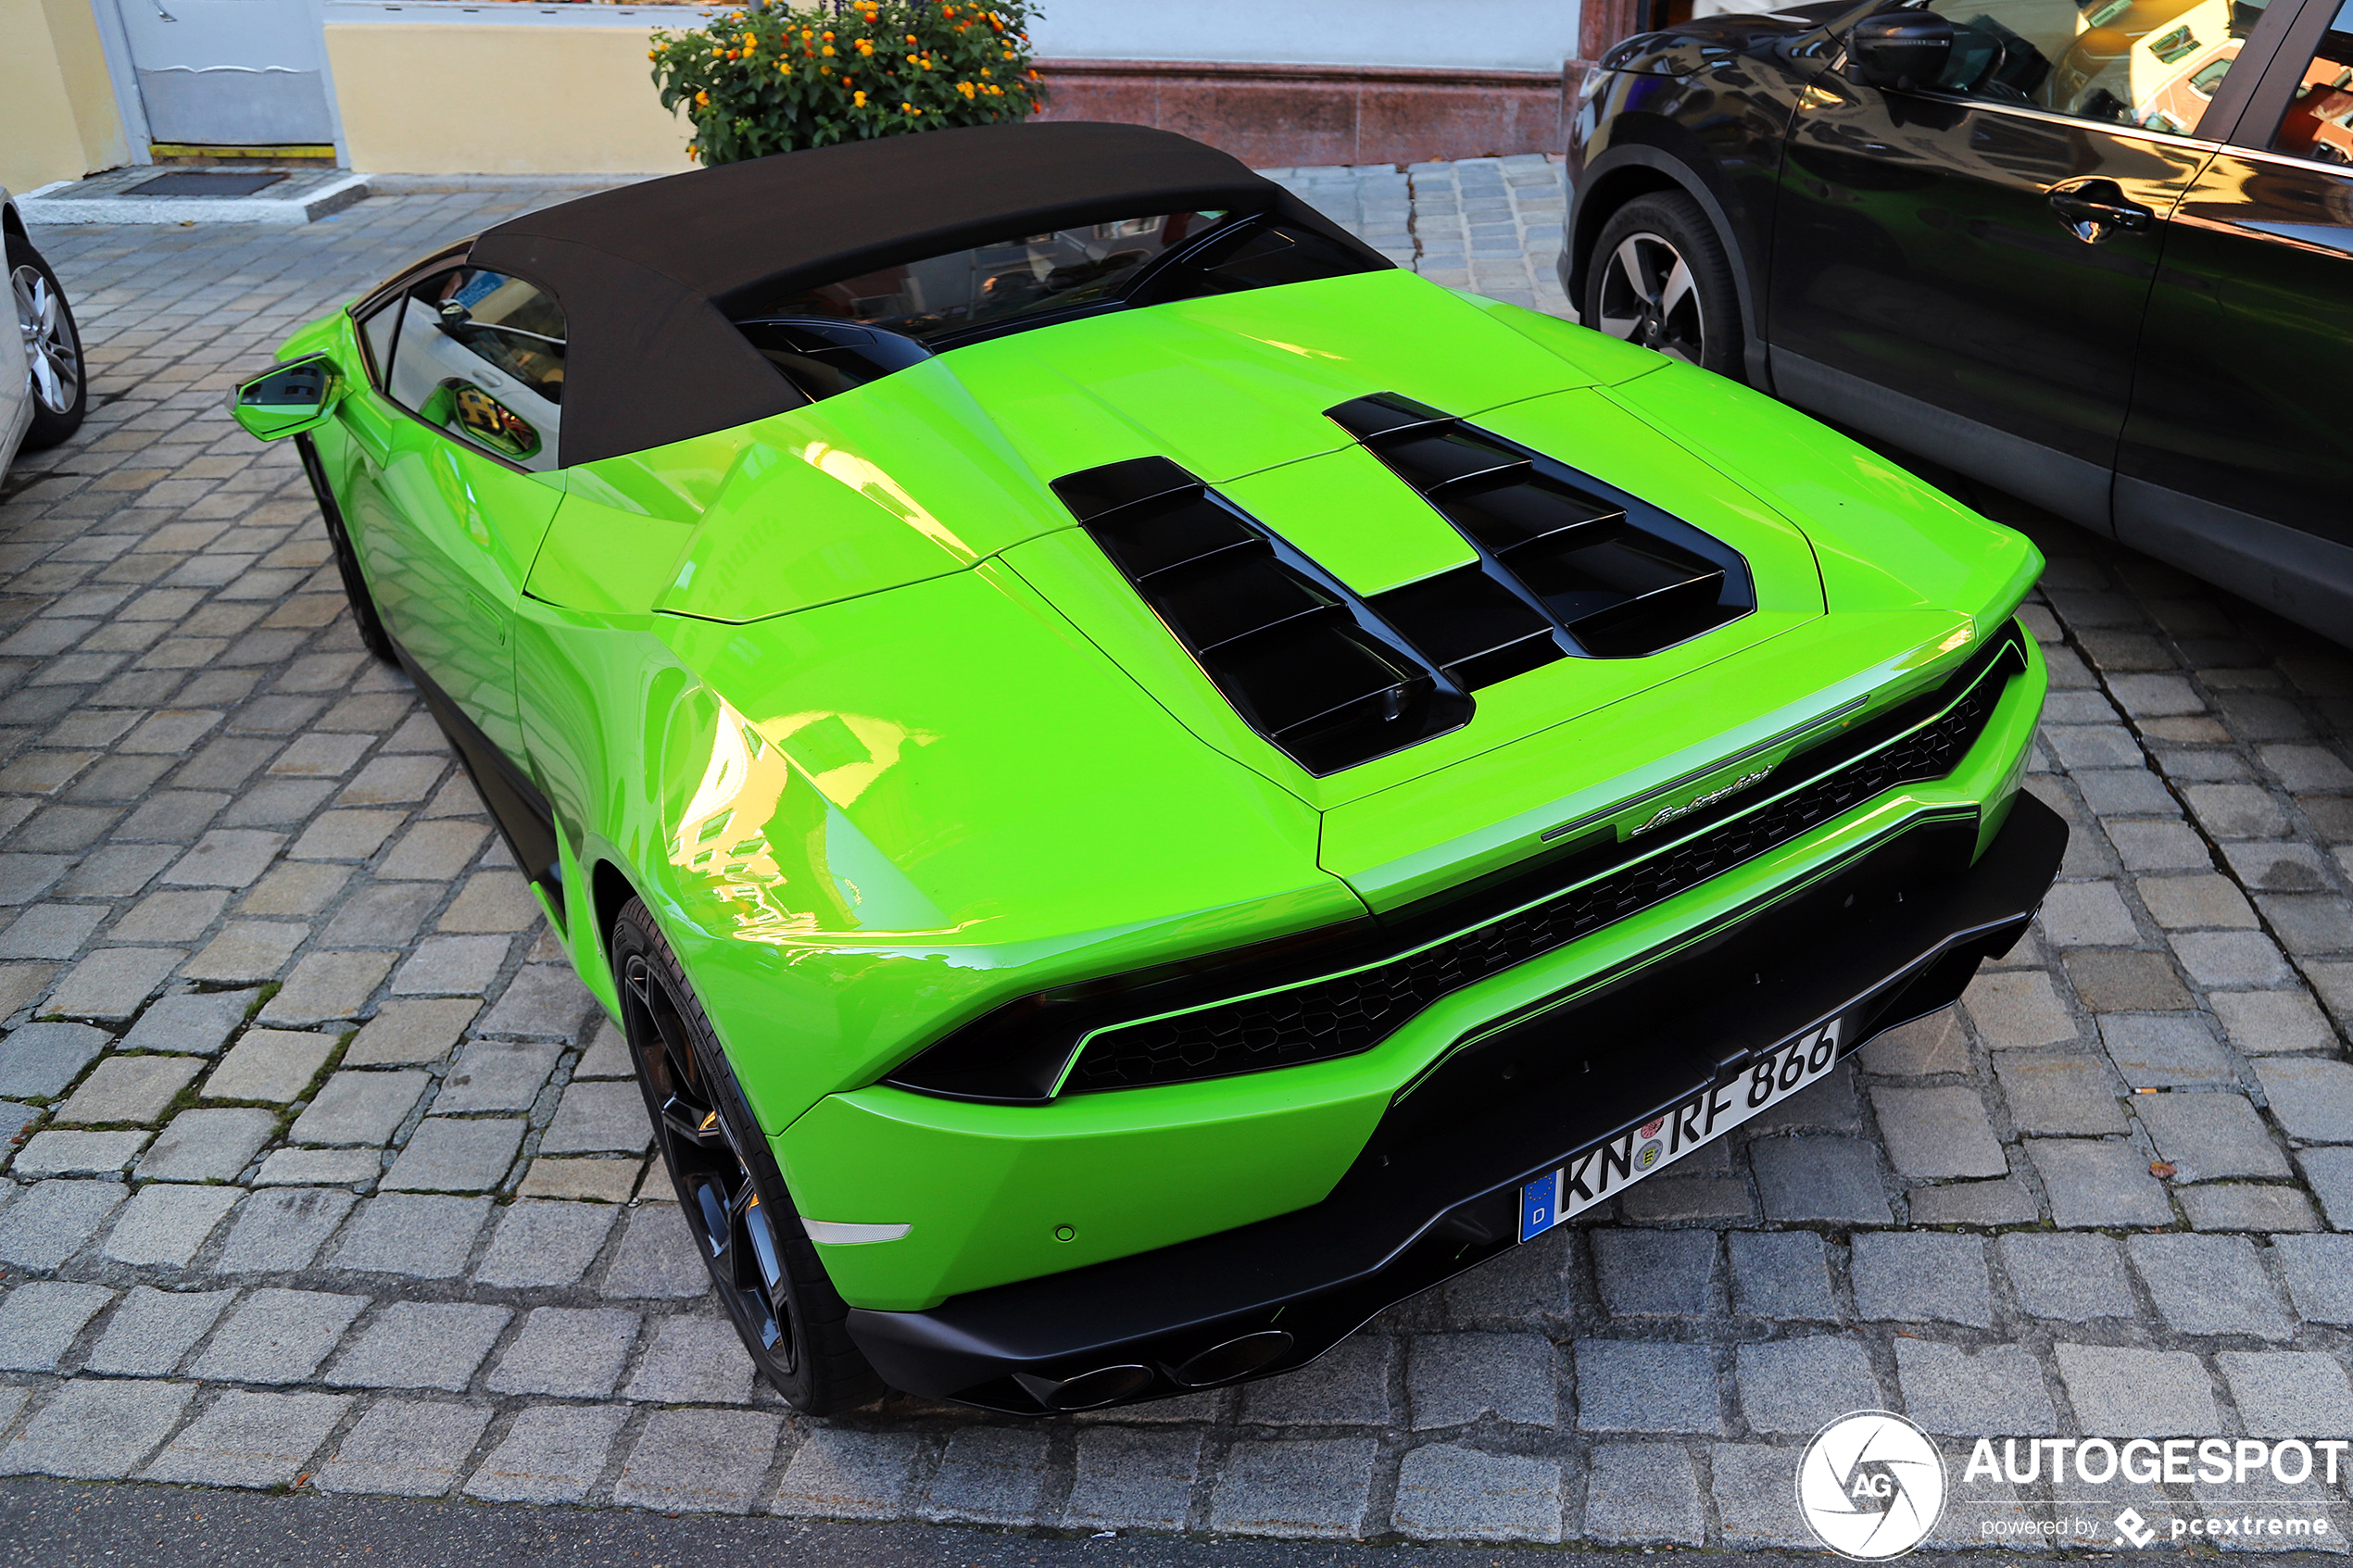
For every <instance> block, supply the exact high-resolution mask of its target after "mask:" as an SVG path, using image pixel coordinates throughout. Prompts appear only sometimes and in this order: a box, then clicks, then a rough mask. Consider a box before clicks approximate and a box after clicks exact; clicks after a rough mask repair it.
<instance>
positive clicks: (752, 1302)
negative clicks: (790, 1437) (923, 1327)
mask: <svg viewBox="0 0 2353 1568" xmlns="http://www.w3.org/2000/svg"><path fill="white" fill-rule="evenodd" d="M611 952H612V967H613V979H614V981H615V984H616V985H617V987H618V989H619V990H620V993H621V1010H622V1019H623V1027H624V1029H625V1031H626V1033H627V1035H628V1039H629V1054H630V1058H631V1060H633V1061H634V1062H635V1064H636V1069H637V1085H638V1087H639V1088H640V1089H642V1090H643V1091H644V1092H645V1096H646V1110H647V1111H648V1114H649V1115H651V1116H652V1118H653V1123H654V1139H655V1142H656V1143H657V1144H659V1145H660V1146H661V1156H662V1162H663V1163H664V1164H665V1165H667V1166H668V1167H669V1170H670V1179H671V1182H672V1184H673V1185H674V1186H675V1187H676V1189H677V1193H678V1203H679V1206H680V1210H681V1212H682V1213H683V1214H684V1215H685V1217H686V1226H687V1229H688V1230H690V1231H692V1232H693V1233H694V1237H695V1243H696V1248H697V1250H698V1251H699V1252H700V1253H701V1254H702V1258H703V1261H704V1263H705V1264H707V1265H708V1266H709V1267H710V1270H711V1284H712V1286H713V1288H714V1289H715V1291H716V1293H717V1295H718V1297H719V1298H720V1303H721V1305H723V1306H724V1307H725V1308H726V1310H727V1316H728V1318H729V1319H730V1320H731V1321H732V1322H733V1323H735V1325H736V1333H737V1334H739V1335H741V1336H743V1342H744V1348H745V1349H746V1350H748V1351H749V1352H750V1355H751V1360H752V1364H753V1365H754V1366H756V1367H758V1368H759V1369H760V1373H761V1376H763V1377H765V1378H766V1379H767V1380H768V1381H769V1382H770V1383H771V1384H773V1385H774V1386H775V1388H776V1391H777V1392H778V1393H780V1394H782V1395H784V1397H785V1399H786V1401H787V1402H788V1403H790V1404H791V1405H792V1407H793V1408H794V1409H795V1410H798V1411H802V1412H803V1413H804V1414H808V1415H830V1414H833V1413H835V1412H836V1411H846V1410H852V1409H855V1408H857V1407H858V1406H860V1405H864V1404H870V1403H872V1402H873V1401H874V1400H875V1399H879V1398H881V1396H882V1395H883V1393H884V1392H885V1388H884V1386H883V1381H882V1379H881V1378H880V1377H878V1376H876V1375H875V1370H874V1368H873V1367H871V1366H869V1365H868V1364H867V1362H866V1358H865V1357H864V1356H862V1355H861V1354H860V1353H859V1350H858V1347H857V1346H856V1345H855V1344H853V1343H851V1341H850V1338H849V1328H848V1321H849V1306H848V1304H847V1303H845V1302H844V1301H843V1300H842V1298H841V1296H840V1294H839V1293H838V1292H837V1291H836V1290H835V1289H834V1286H833V1281H832V1280H831V1279H830V1278H829V1277H828V1276H827V1275H826V1273H825V1266H824V1262H823V1261H820V1260H819V1258H818V1256H817V1249H816V1248H815V1246H814V1245H813V1244H812V1242H811V1241H810V1239H809V1237H808V1236H807V1235H806V1233H804V1232H803V1231H802V1229H801V1227H800V1216H799V1211H798V1210H796V1209H794V1207H793V1204H792V1198H791V1196H790V1195H789V1194H788V1193H786V1190H785V1182H784V1176H783V1174H782V1173H780V1172H779V1171H778V1170H777V1169H776V1161H775V1158H774V1155H773V1154H772V1153H771V1152H770V1150H769V1148H768V1140H767V1138H766V1136H765V1135H763V1134H762V1133H761V1128H760V1123H759V1122H758V1121H757V1120H756V1119H755V1118H754V1117H753V1116H752V1113H751V1108H750V1107H749V1104H747V1103H746V1101H745V1099H744V1096H743V1091H742V1089H741V1088H740V1087H739V1086H738V1085H736V1074H735V1071H734V1069H733V1068H732V1067H730V1066H729V1065H728V1061H727V1053H726V1052H725V1051H724V1049H723V1048H722V1047H721V1046H720V1044H719V1038H718V1035H716V1034H715V1033H714V1032H713V1031H712V1029H711V1020H710V1019H709V1018H708V1017H706V1016H705V1015H704V1012H703V1009H702V1004H701V1002H700V1001H698V1000H697V999H696V997H695V992H694V987H693V986H692V985H689V984H688V983H687V981H686V972H685V971H684V970H683V969H681V968H680V967H679V963H678V957H677V955H676V954H675V953H674V952H673V951H672V949H671V947H670V943H669V942H668V940H667V939H665V938H664V937H663V935H661V931H660V929H659V928H657V927H656V926H655V924H654V921H653V916H652V913H651V912H650V911H649V910H648V909H647V908H646V905H645V902H644V900H643V899H638V898H632V899H631V900H629V902H628V904H627V905H626V906H624V907H623V909H622V911H621V914H620V916H619V917H618V918H617V919H616V920H615V921H614V922H613V927H612V944H611Z"/></svg>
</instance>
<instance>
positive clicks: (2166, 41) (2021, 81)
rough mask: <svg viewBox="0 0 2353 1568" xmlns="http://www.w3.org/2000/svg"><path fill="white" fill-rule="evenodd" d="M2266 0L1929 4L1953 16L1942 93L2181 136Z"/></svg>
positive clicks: (1933, 0)
mask: <svg viewBox="0 0 2353 1568" xmlns="http://www.w3.org/2000/svg"><path fill="white" fill-rule="evenodd" d="M2263 5H2264V0H2081V3H2080V4H2079V3H2078V0H1930V4H1929V6H1928V8H1929V9H1930V10H1931V11H1934V12H1935V13H1937V14H1938V15H1939V16H1942V17H1944V18H1946V19H1950V20H1951V22H1952V23H1953V28H1954V34H1955V36H1954V40H1953V56H1952V60H1951V63H1950V64H1948V65H1947V66H1946V67H1945V69H1944V74H1943V75H1942V76H1941V77H1940V78H1939V79H1938V82H1937V86H1938V88H1939V89H1940V90H1942V91H1944V92H1947V93H1958V94H1963V95H1965V96H1968V97H1972V98H1983V99H1986V100H1988V101H1990V102H1994V103H2014V104H2024V105H2027V106H2030V107H2034V108H2038V109H2048V110H2050V111H2051V112H2053V113H2055V114H2063V115H2070V116H2072V117H2073V118H2075V119H2087V120H2092V121H2094V122H2095V123H2098V124H2102V125H2134V126H2139V127H2141V128H2143V129H2145V130H2149V131H2166V132H2173V133H2174V134H2176V135H2187V134H2189V133H2190V132H2194V131H2195V130H2196V128H2197V122H2198V117H2199V116H2201V115H2203V114H2204V113H2205V112H2206V106H2207V103H2208V101H2209V100H2210V99H2211V98H2212V97H2213V96H2214V90H2215V89H2216V88H2217V87H2219V86H2221V82H2222V78H2223V77H2224V76H2225V75H2227V74H2229V72H2230V69H2231V65H2232V62H2233V61H2234V60H2236V59H2237V58H2238V52H2239V45H2240V44H2243V43H2244V42H2245V41H2246V35H2247V33H2248V31H2250V30H2251V29H2253V27H2254V26H2255V24H2256V22H2257V21H2258V20H2259V19H2260V18H2261V17H2262V15H2263Z"/></svg>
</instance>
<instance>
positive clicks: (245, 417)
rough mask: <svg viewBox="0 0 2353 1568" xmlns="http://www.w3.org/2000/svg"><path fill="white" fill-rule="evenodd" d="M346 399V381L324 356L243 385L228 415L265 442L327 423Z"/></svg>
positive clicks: (310, 357)
mask: <svg viewBox="0 0 2353 1568" xmlns="http://www.w3.org/2000/svg"><path fill="white" fill-rule="evenodd" d="M342 396H343V377H342V375H341V374H340V373H339V372H338V371H337V370H335V365H334V361H333V359H330V358H328V357H327V356H325V355H324V354H312V355H308V356H306V357H305V358H300V359H291V360H288V361H287V362H286V363H285V364H283V365H279V366H276V367H274V368H273V369H272V370H270V372H269V373H268V374H266V375H258V376H256V377H254V378H253V380H251V381H249V382H245V383H243V384H241V385H240V386H239V387H238V388H237V390H236V393H235V395H233V397H231V399H230V401H229V412H230V413H231V415H232V416H233V417H234V418H235V420H236V421H237V422H238V423H239V424H240V425H243V426H244V427H245V433H246V434H248V435H252V436H257V437H258V438H260V439H261V440H263V441H276V440H278V439H279V438H280V437H282V436H288V435H299V434H301V433H303V432H304V431H306V430H316V429H318V428H319V426H321V425H322V424H324V423H326V422H327V416H328V415H330V414H332V413H333V412H334V410H335V404H336V402H337V400H339V399H340V398H341V397H342Z"/></svg>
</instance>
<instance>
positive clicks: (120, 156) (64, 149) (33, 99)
mask: <svg viewBox="0 0 2353 1568" xmlns="http://www.w3.org/2000/svg"><path fill="white" fill-rule="evenodd" d="M640 52H641V53H642V51H640ZM129 157H130V148H129V147H128V146H127V145H126V144H124V142H123V138H122V119H121V117H120V115H119V114H118V113H117V112H116V108H115V97H114V83H113V82H111V81H109V80H108V79H107V61H106V55H105V53H104V51H103V50H102V49H101V48H100V46H99V44H98V23H97V20H96V19H95V18H94V16H92V14H91V11H90V0H0V185H6V186H7V187H8V189H10V190H11V191H15V192H18V193H19V194H22V193H23V192H26V191H31V190H35V189H38V188H39V187H41V186H43V185H46V184H48V183H49V182H51V181H53V180H78V179H80V178H81V177H82V175H84V174H89V173H93V172H94V171H95V170H98V169H112V168H114V167H115V166H116V165H118V164H120V163H123V162H125V161H127V160H128V159H129Z"/></svg>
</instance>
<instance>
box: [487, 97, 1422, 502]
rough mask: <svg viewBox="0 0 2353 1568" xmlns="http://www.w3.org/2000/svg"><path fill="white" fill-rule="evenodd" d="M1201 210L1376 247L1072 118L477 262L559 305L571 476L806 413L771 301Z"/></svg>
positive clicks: (1222, 169)
mask: <svg viewBox="0 0 2353 1568" xmlns="http://www.w3.org/2000/svg"><path fill="white" fill-rule="evenodd" d="M1203 210H1209V211H1239V212H1265V213H1269V214H1273V215H1275V216H1277V217H1279V218H1281V219H1283V220H1286V221H1288V222H1292V223H1298V224H1303V225H1306V226H1308V227H1311V228H1313V229H1314V230H1315V232H1318V233H1320V234H1324V235H1327V236H1329V237H1332V238H1335V239H1337V240H1338V241H1339V242H1340V244H1342V245H1346V246H1347V247H1348V248H1349V249H1351V250H1361V249H1362V247H1361V246H1360V245H1358V243H1357V242H1356V241H1355V240H1353V238H1351V237H1349V236H1348V235H1347V234H1346V233H1345V232H1343V231H1340V230H1339V229H1338V228H1336V227H1335V226H1334V225H1333V224H1331V223H1330V222H1329V221H1328V220H1326V219H1324V218H1323V217H1322V216H1321V215H1319V214H1317V213H1315V211H1314V210H1313V209H1312V208H1309V207H1307V206H1306V205H1305V204H1303V203H1302V202H1300V201H1299V200H1298V199H1297V198H1296V197H1294V196H1292V195H1291V194H1290V193H1289V192H1287V191H1285V190H1284V189H1283V188H1282V187H1281V186H1279V185H1277V184H1276V183H1274V182H1272V181H1269V180H1265V179H1262V178H1261V177H1260V176H1258V175H1256V174H1253V173H1252V172H1251V170H1250V169H1247V168H1245V167H1244V166H1243V165H1242V164H1241V163H1240V162H1239V161H1238V160H1237V159H1235V158H1233V157H1228V156H1227V154H1224V153H1221V152H1218V151H1216V150H1215V149H1214V148H1212V147H1206V146H1203V145H1202V144H1200V143H1199V142H1195V141H1193V140H1191V139H1190V138H1189V137H1184V136H1179V135H1176V134H1175V133H1174V132H1166V131H1154V130H1151V129H1150V128H1148V127H1145V126H1140V125H1106V124H1090V123H1087V122H1083V121H1067V122H1056V123H1051V124H1042V125H984V126H973V127H967V128H964V129H962V130H955V131H931V132H924V133H922V134H920V135H912V136H890V137H884V138H881V139H879V140H875V141H871V142H850V143H845V144H839V145H837V146H831V147H820V148H815V149H812V150H810V151H807V152H798V153H785V154H781V155H778V156H776V157H764V158H755V159H753V160H751V161H749V162H746V163H735V164H726V165H723V166H721V167H719V168H716V169H697V170H695V171H694V172H692V173H688V174H677V175H673V176H671V177H669V178H667V179H662V180H649V181H647V182H643V183H641V184H635V185H628V186H624V187H623V188H621V189H619V190H613V191H605V192H601V193H599V194H597V195H593V196H585V197H583V198H581V199H580V200H578V201H572V202H565V203H563V204H562V205H560V206H558V207H547V208H545V209H543V210H541V211H538V212H533V213H528V214H525V215H524V216H522V217H521V218H516V219H511V220H509V221H507V222H505V223H501V224H499V225H498V226H497V228H495V229H491V230H488V231H486V232H484V234H483V235H482V236H481V237H480V238H479V239H477V240H476V241H475V242H474V245H473V250H472V256H471V257H470V258H469V259H470V260H471V261H472V264H473V265H474V266H477V267H486V268H489V269H491V270H495V271H500V272H510V273H514V274H516V275H518V276H521V277H523V278H527V279H529V280H530V281H532V282H535V283H537V284H539V285H540V286H541V287H542V288H545V289H547V290H548V291H549V292H550V293H552V294H554V295H555V296H556V299H557V301H558V303H560V305H561V306H562V307H563V309H564V316H565V320H566V332H567V335H568V337H569V339H570V342H569V345H568V347H567V352H566V358H565V368H564V419H563V435H562V446H561V457H562V461H563V462H564V464H565V465H566V466H567V467H569V466H571V465H572V464H574V463H582V462H593V461H595V460H596V459H597V458H610V457H614V456H617V455H619V454H621V453H624V452H635V451H640V450H643V449H644V448H646V447H648V446H659V445H662V444H663V443H665V442H671V441H682V440H685V439H686V438H687V437H689V436H694V435H701V434H705V433H709V432H711V431H715V430H724V429H727V428H728V427H730V426H734V425H738V424H742V423H745V422H746V421H748V420H757V419H761V418H764V417H766V416H768V415H770V414H776V413H782V412H784V411H785V410H786V409H788V408H798V407H799V406H800V405H801V403H802V402H803V401H804V400H803V398H802V397H801V396H800V395H799V393H797V392H796V391H795V390H794V389H793V387H792V386H791V385H790V383H787V382H786V380H785V378H784V377H782V376H781V375H779V374H778V373H777V372H776V370H775V369H774V367H773V366H772V365H770V364H769V363H768V361H767V360H765V359H764V358H761V355H760V354H759V353H758V352H757V351H756V350H755V349H754V348H753V347H752V345H750V343H749V341H747V340H746V339H745V337H744V336H743V334H742V333H741V332H738V331H736V328H735V326H734V325H733V324H732V321H731V320H730V318H731V317H732V316H734V315H737V314H740V313H741V312H742V311H743V310H745V309H747V308H749V307H752V306H753V305H754V304H756V303H757V302H760V301H764V300H767V299H771V298H774V297H775V296H776V295H779V294H781V293H785V292H787V291H790V290H794V289H799V288H809V287H813V286H815V285H817V284H820V283H826V282H837V281H838V280H841V279H844V278H852V277H856V276H858V275H860V274H861V273H864V272H869V271H874V270H878V269H881V268H886V267H893V266H897V265H900V264H901V263H904V262H910V261H916V260H920V259H922V258H924V257H931V256H939V255H943V254H946V253H949V252H952V251H957V250H962V249H965V248H967V247H970V246H973V245H983V244H986V243H988V242H990V241H995V240H1003V239H1009V238H1013V237H1015V236H1019V235H1027V234H1039V233H1046V232H1051V231H1052V230H1056V229H1065V228H1070V227H1074V226H1076V225H1079V224H1085V223H1097V222H1106V221H1110V220H1115V219H1125V218H1141V217H1151V216H1158V215H1161V214H1164V213H1172V212H1193V211H1203ZM1365 254H1366V255H1367V256H1370V257H1372V259H1374V260H1375V261H1376V262H1378V257H1377V256H1374V255H1373V254H1372V253H1369V252H1366V253H1365ZM1383 264H1384V265H1385V263H1383Z"/></svg>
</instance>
